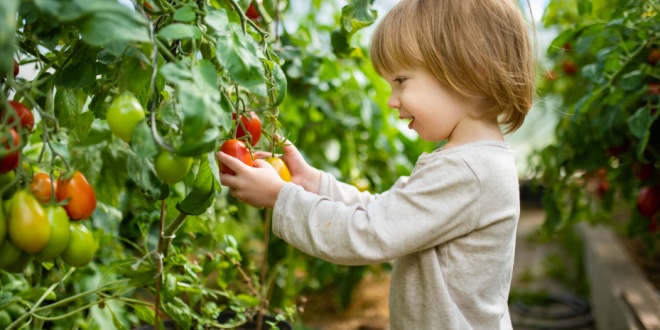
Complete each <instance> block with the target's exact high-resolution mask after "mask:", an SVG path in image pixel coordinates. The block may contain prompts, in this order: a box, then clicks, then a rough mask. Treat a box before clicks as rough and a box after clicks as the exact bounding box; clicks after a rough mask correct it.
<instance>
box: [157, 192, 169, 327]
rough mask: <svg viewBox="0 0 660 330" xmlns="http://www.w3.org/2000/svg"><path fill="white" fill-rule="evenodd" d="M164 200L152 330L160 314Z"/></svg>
mask: <svg viewBox="0 0 660 330" xmlns="http://www.w3.org/2000/svg"><path fill="white" fill-rule="evenodd" d="M165 201H166V200H165V199H163V200H162V201H161V204H160V230H159V233H160V235H158V263H156V306H155V313H156V314H155V316H154V329H158V328H159V327H158V318H159V315H158V314H160V286H161V282H162V279H163V245H164V244H163V235H164V233H163V232H164V230H165V208H166V206H167V205H166V203H165Z"/></svg>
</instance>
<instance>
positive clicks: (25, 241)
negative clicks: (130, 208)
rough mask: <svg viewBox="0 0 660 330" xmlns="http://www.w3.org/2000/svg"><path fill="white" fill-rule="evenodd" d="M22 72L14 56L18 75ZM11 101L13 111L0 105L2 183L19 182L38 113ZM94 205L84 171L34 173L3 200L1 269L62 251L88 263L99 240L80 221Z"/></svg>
mask: <svg viewBox="0 0 660 330" xmlns="http://www.w3.org/2000/svg"><path fill="white" fill-rule="evenodd" d="M18 73H19V68H18V63H17V62H16V61H14V76H16V75H18ZM9 105H10V106H11V108H10V109H9V111H5V110H6V109H0V110H2V111H1V112H0V119H1V120H2V140H0V142H1V144H2V148H3V149H4V150H3V151H4V152H3V153H2V155H1V156H0V176H1V179H2V180H1V181H2V186H0V187H2V188H6V187H7V186H8V185H9V184H11V183H13V182H14V181H16V180H15V179H14V178H15V173H14V170H16V168H17V167H18V165H19V160H20V157H19V156H20V149H21V139H22V138H23V137H25V136H27V135H28V134H29V133H30V132H31V131H32V130H33V128H34V115H33V114H32V111H31V110H30V109H29V108H28V107H27V106H25V105H24V104H23V103H21V102H18V101H15V100H12V101H9ZM15 119H18V122H16V121H15ZM19 129H20V131H21V132H22V133H23V134H19V131H18V130H19ZM95 208H96V194H95V192H94V189H93V188H92V187H91V185H90V184H89V182H88V181H87V179H86V178H85V176H84V175H83V174H82V173H80V172H77V171H76V172H75V173H73V175H72V176H61V177H60V178H59V179H57V180H55V181H53V180H51V176H50V175H48V174H46V173H36V174H34V176H33V177H32V179H31V180H30V182H29V186H28V187H27V188H26V189H18V190H17V191H16V192H14V193H13V195H11V197H10V198H8V199H7V200H6V201H3V202H0V269H4V270H6V271H10V272H21V271H23V269H24V268H25V266H26V265H27V264H28V263H29V262H30V261H31V260H32V259H33V258H34V257H36V258H37V259H39V260H41V261H50V260H53V259H54V258H56V257H58V256H59V257H61V258H62V260H63V261H64V262H65V263H67V264H69V265H71V266H74V267H83V266H85V265H87V264H88V263H89V262H90V261H91V260H92V258H93V257H94V253H95V250H96V242H95V241H94V236H93V235H92V233H91V231H89V230H88V229H87V227H85V225H83V224H81V223H79V222H77V221H78V220H82V219H87V218H89V217H90V216H91V215H92V213H93V212H94V209H95ZM71 220H73V221H71Z"/></svg>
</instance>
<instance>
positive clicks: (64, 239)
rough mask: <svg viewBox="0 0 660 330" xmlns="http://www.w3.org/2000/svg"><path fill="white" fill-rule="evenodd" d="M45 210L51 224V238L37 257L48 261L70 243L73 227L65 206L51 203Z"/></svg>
mask: <svg viewBox="0 0 660 330" xmlns="http://www.w3.org/2000/svg"><path fill="white" fill-rule="evenodd" d="M44 210H45V211H46V215H47V216H48V223H49V224H50V239H49V240H48V243H46V246H44V248H43V249H41V251H39V253H37V258H38V259H39V260H41V261H48V260H50V259H53V258H55V257H57V256H58V255H60V253H62V252H63V251H64V249H66V247H67V245H69V240H70V239H71V228H69V217H68V216H67V214H66V210H65V209H64V208H63V207H61V206H59V205H49V206H46V207H45V208H44Z"/></svg>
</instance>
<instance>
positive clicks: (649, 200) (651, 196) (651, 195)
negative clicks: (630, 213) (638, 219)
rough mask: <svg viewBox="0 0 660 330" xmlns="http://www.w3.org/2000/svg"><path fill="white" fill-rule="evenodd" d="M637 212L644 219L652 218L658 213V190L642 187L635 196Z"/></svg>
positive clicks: (659, 193)
mask: <svg viewBox="0 0 660 330" xmlns="http://www.w3.org/2000/svg"><path fill="white" fill-rule="evenodd" d="M637 210H639V213H641V214H642V215H643V216H645V217H649V218H650V217H652V216H653V215H654V214H655V213H656V212H658V211H660V188H659V187H649V186H647V187H643V188H642V189H640V190H639V194H637Z"/></svg>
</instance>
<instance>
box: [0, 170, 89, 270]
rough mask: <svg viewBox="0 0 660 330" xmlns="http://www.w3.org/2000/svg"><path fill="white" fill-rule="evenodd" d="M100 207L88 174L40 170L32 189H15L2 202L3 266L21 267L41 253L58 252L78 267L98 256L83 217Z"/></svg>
mask: <svg viewBox="0 0 660 330" xmlns="http://www.w3.org/2000/svg"><path fill="white" fill-rule="evenodd" d="M95 208H96V194H95V192H94V189H93V188H92V186H91V185H90V184H89V182H88V181H87V179H86V178H85V176H84V175H83V174H82V173H80V172H78V171H76V172H75V173H74V174H73V176H71V177H66V178H65V177H60V178H59V179H58V180H55V181H53V180H51V177H50V176H49V175H48V174H46V173H43V172H39V173H36V174H35V175H34V176H33V177H32V181H31V182H30V185H29V187H28V189H21V190H18V191H16V192H15V193H14V194H13V195H12V196H11V198H10V199H9V200H7V201H6V202H4V203H3V205H1V206H0V269H4V270H7V271H10V272H21V271H22V270H23V268H24V267H25V266H26V265H27V264H28V263H29V262H30V261H31V260H32V258H33V257H36V258H37V259H39V260H40V261H50V260H53V259H54V258H56V257H58V256H59V257H60V258H62V261H64V262H65V263H67V264H68V265H70V266H73V267H84V266H86V265H87V264H88V263H89V262H90V261H92V259H93V258H94V253H95V251H96V242H95V240H94V235H93V234H92V232H91V231H90V230H89V229H87V227H86V226H85V225H84V224H82V223H81V222H80V220H83V219H87V218H89V217H90V216H91V215H92V213H93V212H94V209H95Z"/></svg>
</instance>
